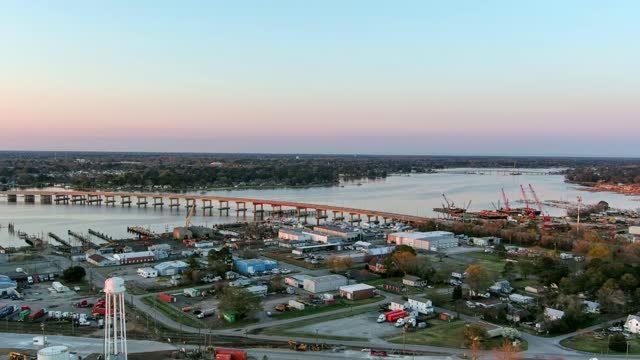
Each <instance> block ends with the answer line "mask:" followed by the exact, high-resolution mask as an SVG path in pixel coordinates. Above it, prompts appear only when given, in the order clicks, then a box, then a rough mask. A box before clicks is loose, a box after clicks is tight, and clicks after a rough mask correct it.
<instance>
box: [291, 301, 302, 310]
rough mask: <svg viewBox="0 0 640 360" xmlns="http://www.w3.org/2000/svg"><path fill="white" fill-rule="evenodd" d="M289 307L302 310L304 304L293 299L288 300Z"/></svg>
mask: <svg viewBox="0 0 640 360" xmlns="http://www.w3.org/2000/svg"><path fill="white" fill-rule="evenodd" d="M289 307H290V308H293V309H296V310H304V304H303V303H301V302H299V301H295V300H289Z"/></svg>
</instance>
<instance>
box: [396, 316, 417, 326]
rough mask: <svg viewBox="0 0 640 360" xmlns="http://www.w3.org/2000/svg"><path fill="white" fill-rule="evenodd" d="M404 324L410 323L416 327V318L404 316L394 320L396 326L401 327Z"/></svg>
mask: <svg viewBox="0 0 640 360" xmlns="http://www.w3.org/2000/svg"><path fill="white" fill-rule="evenodd" d="M406 324H411V326H412V327H416V318H414V317H406V318H400V319H398V320H397V321H396V327H403V326H405V325H406Z"/></svg>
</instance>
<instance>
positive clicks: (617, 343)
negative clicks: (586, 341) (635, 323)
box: [609, 333, 627, 352]
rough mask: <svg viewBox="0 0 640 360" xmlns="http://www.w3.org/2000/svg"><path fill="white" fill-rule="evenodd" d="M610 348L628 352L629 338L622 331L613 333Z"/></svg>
mask: <svg viewBox="0 0 640 360" xmlns="http://www.w3.org/2000/svg"><path fill="white" fill-rule="evenodd" d="M609 349H611V350H613V351H617V352H626V351H627V339H626V338H625V337H624V335H622V334H621V333H616V334H614V335H611V338H609Z"/></svg>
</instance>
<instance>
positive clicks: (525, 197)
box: [520, 184, 531, 213]
mask: <svg viewBox="0 0 640 360" xmlns="http://www.w3.org/2000/svg"><path fill="white" fill-rule="evenodd" d="M520 190H522V199H523V200H524V204H525V205H526V206H527V213H530V212H531V208H530V207H529V198H528V197H527V192H526V191H524V186H522V184H521V185H520Z"/></svg>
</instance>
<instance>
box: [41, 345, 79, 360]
mask: <svg viewBox="0 0 640 360" xmlns="http://www.w3.org/2000/svg"><path fill="white" fill-rule="evenodd" d="M69 359H71V354H70V353H69V348H68V347H66V346H51V347H47V348H44V349H42V350H40V351H38V360H69Z"/></svg>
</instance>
